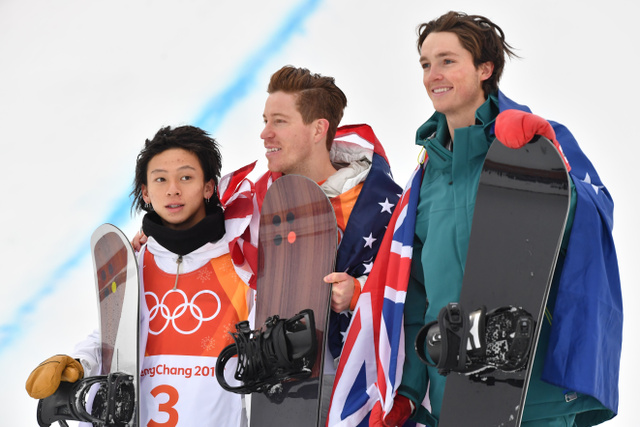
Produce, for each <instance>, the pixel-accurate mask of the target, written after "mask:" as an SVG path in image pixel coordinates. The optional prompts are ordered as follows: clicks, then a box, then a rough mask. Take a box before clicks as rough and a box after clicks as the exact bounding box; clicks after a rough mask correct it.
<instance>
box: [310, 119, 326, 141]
mask: <svg viewBox="0 0 640 427" xmlns="http://www.w3.org/2000/svg"><path fill="white" fill-rule="evenodd" d="M328 131H329V120H327V119H316V120H314V122H313V132H314V133H313V136H314V140H315V141H316V142H317V141H324V140H326V138H327V132H328Z"/></svg>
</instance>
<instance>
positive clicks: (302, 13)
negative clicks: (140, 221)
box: [0, 0, 322, 356]
mask: <svg viewBox="0 0 640 427" xmlns="http://www.w3.org/2000/svg"><path fill="white" fill-rule="evenodd" d="M321 2H322V0H305V1H301V2H300V3H299V4H298V5H296V6H295V7H294V9H293V10H292V11H291V12H290V13H289V14H288V15H287V16H286V17H285V19H284V20H283V22H282V23H281V24H280V26H279V27H277V28H276V31H275V32H274V33H273V34H272V35H271V37H269V38H268V39H267V41H266V43H264V44H263V45H262V46H260V47H259V48H258V49H257V50H256V51H255V52H253V53H252V54H251V55H250V56H249V57H248V59H247V61H246V62H245V63H244V64H242V65H241V67H240V69H239V71H238V72H237V77H236V79H235V80H233V81H232V82H231V83H230V84H229V85H228V86H227V87H226V88H225V89H223V90H222V91H221V92H220V93H219V94H217V95H215V96H214V97H213V98H212V99H211V101H210V102H209V103H208V104H207V105H206V106H205V107H204V108H203V110H202V112H201V114H200V116H199V117H198V118H197V119H196V120H195V121H194V125H195V126H198V127H201V128H204V129H207V130H208V131H209V132H210V133H214V132H215V131H216V129H217V128H218V126H220V124H221V123H222V121H223V119H224V117H225V116H226V115H227V114H228V113H229V111H230V110H231V109H232V108H233V107H234V106H235V105H236V104H237V103H238V102H239V101H241V100H242V99H243V98H244V97H245V96H247V95H248V94H249V93H250V91H251V89H252V88H253V87H254V85H255V84H256V77H257V75H258V73H259V72H260V71H261V70H262V68H263V67H264V66H265V65H266V63H267V61H268V60H269V59H270V58H272V57H273V56H275V55H276V54H278V53H279V52H280V51H281V50H282V49H283V48H284V47H285V46H286V45H287V43H288V42H289V41H291V39H292V37H293V36H294V35H295V34H296V33H298V32H299V31H301V29H302V27H303V25H304V23H305V22H306V20H307V19H308V18H309V17H310V16H311V15H312V14H313V12H315V11H316V9H317V8H318V6H319V5H320V3H321ZM274 71H275V70H274ZM266 83H267V82H264V84H265V88H266ZM130 208H131V199H130V198H129V195H128V194H127V195H126V196H125V197H123V198H122V199H121V200H120V201H119V202H118V204H117V206H116V207H115V208H114V210H113V211H112V212H111V214H110V215H108V216H107V218H106V220H105V221H104V222H108V223H112V224H124V223H126V222H127V221H128V220H129V212H130ZM87 247H88V245H83V246H82V247H81V248H78V249H77V250H76V251H75V253H74V254H73V255H71V256H70V257H69V259H68V260H67V261H66V262H64V263H63V264H61V265H60V266H59V267H57V268H56V269H55V270H54V271H53V272H52V273H51V275H50V276H49V277H51V279H50V280H49V281H48V282H46V283H45V284H44V285H43V286H42V287H41V288H40V289H39V290H38V291H37V292H36V295H35V296H33V297H31V298H29V299H28V300H27V301H25V302H23V303H22V304H21V305H20V306H19V307H18V308H17V309H16V312H15V314H14V315H13V316H12V320H11V321H10V322H9V323H6V324H3V325H0V356H2V355H3V353H4V352H5V351H7V350H8V348H9V347H10V346H11V344H12V343H14V342H15V341H16V340H18V339H19V338H21V337H23V336H24V334H23V330H24V327H25V326H26V325H25V323H26V320H27V319H28V317H29V316H30V315H32V314H33V313H35V312H36V311H37V309H38V307H39V305H40V304H41V303H42V301H43V300H44V299H46V298H48V297H49V296H50V295H52V294H53V293H54V292H56V291H57V290H58V282H57V280H56V278H59V277H64V276H65V275H66V274H67V273H68V272H69V271H71V270H73V269H74V268H76V267H77V266H78V265H79V264H80V262H81V261H82V260H83V259H84V258H85V257H86V256H88V251H87Z"/></svg>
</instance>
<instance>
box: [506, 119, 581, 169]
mask: <svg viewBox="0 0 640 427" xmlns="http://www.w3.org/2000/svg"><path fill="white" fill-rule="evenodd" d="M536 135H540V136H544V137H545V138H547V139H548V140H549V141H551V142H553V145H555V146H556V148H557V149H558V152H559V153H560V155H561V156H562V159H563V160H564V163H565V165H566V166H567V171H569V170H571V166H569V162H567V159H566V158H565V157H564V153H563V152H562V149H561V148H560V144H559V143H558V140H557V139H556V133H555V131H554V130H553V128H552V127H551V124H550V123H549V122H548V121H546V120H545V119H543V118H542V117H540V116H536V115H535V114H531V113H527V112H525V111H520V110H506V111H503V112H502V113H500V114H498V117H497V118H496V138H497V139H498V141H500V142H501V143H503V144H504V145H506V146H507V147H509V148H520V147H522V146H523V145H525V144H527V143H528V142H529V141H531V140H532V139H533V137H534V136H536Z"/></svg>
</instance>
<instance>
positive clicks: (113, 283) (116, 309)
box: [91, 224, 140, 427]
mask: <svg viewBox="0 0 640 427" xmlns="http://www.w3.org/2000/svg"><path fill="white" fill-rule="evenodd" d="M91 253H92V256H93V264H94V271H95V281H96V295H97V299H98V313H99V319H100V336H101V347H102V348H101V350H102V360H101V364H102V366H101V375H109V374H116V375H115V376H114V375H112V376H111V378H109V381H108V384H109V387H103V388H102V393H103V395H102V396H101V393H100V391H99V392H98V396H97V397H96V399H98V398H100V397H102V398H103V399H104V400H106V401H107V408H109V405H110V404H111V401H113V402H115V404H116V405H118V406H120V409H116V408H114V410H117V411H118V414H117V416H116V418H119V419H123V418H129V414H130V420H128V421H126V422H114V425H120V426H127V427H134V426H138V425H139V422H138V414H139V407H138V399H137V397H138V395H139V394H138V389H139V388H138V385H139V378H138V375H139V369H138V363H139V358H138V352H139V351H138V337H139V324H140V320H139V319H140V315H139V301H140V288H139V277H138V263H137V260H136V256H135V253H134V251H133V248H132V247H131V244H130V243H129V240H128V239H127V236H125V234H124V233H123V232H122V231H120V229H118V228H117V227H115V226H114V225H111V224H103V225H101V226H100V227H98V228H97V229H96V231H94V233H93V235H92V236H91ZM109 389H111V390H109ZM94 402H95V400H94ZM94 406H95V405H94ZM125 406H126V407H127V408H124V407H125ZM109 412H111V411H109V410H108V411H107V413H109ZM125 412H126V413H125ZM109 415H112V414H109ZM107 425H108V424H107Z"/></svg>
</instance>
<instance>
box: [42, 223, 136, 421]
mask: <svg viewBox="0 0 640 427" xmlns="http://www.w3.org/2000/svg"><path fill="white" fill-rule="evenodd" d="M91 253H92V257H93V264H94V272H95V276H94V279H95V285H96V295H97V301H98V313H99V320H100V336H101V354H102V357H101V369H100V374H99V375H97V376H92V377H86V378H83V379H81V380H79V381H76V382H75V383H66V382H63V383H61V384H60V387H59V388H58V390H57V391H56V392H55V393H54V394H53V395H52V396H49V397H47V398H46V399H41V400H40V401H39V403H38V412H37V418H38V424H39V425H40V426H49V425H51V423H53V422H55V421H57V422H58V423H59V424H60V425H62V426H66V425H67V423H66V422H65V420H75V421H85V422H91V423H93V425H94V426H117V427H137V426H138V425H139V422H138V413H139V408H138V402H137V396H138V372H139V370H138V324H139V315H138V310H139V309H138V301H139V284H138V267H137V261H136V257H135V254H134V252H133V249H132V248H131V245H130V244H129V241H128V240H127V238H126V236H125V235H124V234H123V233H122V231H120V230H119V229H118V228H116V227H115V226H113V225H111V224H103V225H101V226H100V227H98V228H97V229H96V230H95V232H94V233H93V235H92V236H91ZM98 386H99V387H98ZM92 388H94V389H95V388H97V391H96V392H95V396H93V399H92V404H91V406H92V410H91V411H90V412H88V411H87V410H86V406H87V401H89V400H91V397H90V396H91V394H92V393H91V389H92Z"/></svg>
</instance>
